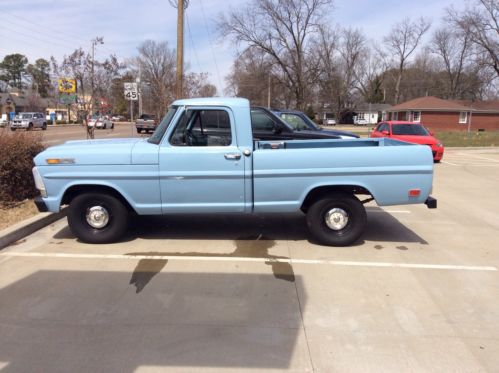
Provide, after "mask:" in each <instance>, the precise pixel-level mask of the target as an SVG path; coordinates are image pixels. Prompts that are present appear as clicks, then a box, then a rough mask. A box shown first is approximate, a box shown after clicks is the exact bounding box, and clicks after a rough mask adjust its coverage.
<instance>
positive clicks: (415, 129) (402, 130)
mask: <svg viewBox="0 0 499 373" xmlns="http://www.w3.org/2000/svg"><path fill="white" fill-rule="evenodd" d="M392 134H393V135H412V136H430V134H429V133H428V131H427V130H426V128H424V127H423V126H421V125H419V124H392Z"/></svg>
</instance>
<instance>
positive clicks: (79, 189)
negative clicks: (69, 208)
mask: <svg viewBox="0 0 499 373" xmlns="http://www.w3.org/2000/svg"><path fill="white" fill-rule="evenodd" d="M82 193H102V194H110V195H112V196H113V197H116V198H117V199H119V200H120V201H121V202H122V203H123V205H125V206H126V208H127V209H128V210H129V211H130V212H132V211H134V209H133V208H132V206H131V205H130V203H128V201H127V200H126V198H125V197H123V196H122V195H121V193H120V192H118V191H117V190H116V189H114V188H111V187H108V186H105V185H74V186H72V187H70V188H68V189H67V190H66V192H64V196H63V197H62V200H61V205H69V204H70V203H71V201H72V200H73V198H75V197H76V196H78V195H80V194H82Z"/></svg>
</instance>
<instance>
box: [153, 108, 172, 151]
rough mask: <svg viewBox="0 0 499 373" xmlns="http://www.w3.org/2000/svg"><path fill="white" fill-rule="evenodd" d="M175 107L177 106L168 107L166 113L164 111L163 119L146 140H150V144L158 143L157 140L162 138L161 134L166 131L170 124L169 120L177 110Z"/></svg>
mask: <svg viewBox="0 0 499 373" xmlns="http://www.w3.org/2000/svg"><path fill="white" fill-rule="evenodd" d="M177 109H178V106H172V107H170V109H169V110H168V113H166V115H165V117H164V118H163V120H162V121H161V123H160V124H159V126H158V127H157V128H156V131H154V133H153V134H152V136H151V137H149V140H147V141H148V142H150V143H151V144H159V142H160V141H161V139H162V138H163V135H164V134H165V132H166V129H167V128H168V126H169V125H170V122H171V121H172V119H173V116H174V115H175V113H176V112H177Z"/></svg>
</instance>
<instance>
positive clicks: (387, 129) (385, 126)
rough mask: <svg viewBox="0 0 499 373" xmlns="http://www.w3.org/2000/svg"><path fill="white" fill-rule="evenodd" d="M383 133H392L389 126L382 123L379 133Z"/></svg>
mask: <svg viewBox="0 0 499 373" xmlns="http://www.w3.org/2000/svg"><path fill="white" fill-rule="evenodd" d="M381 131H388V132H390V128H389V127H388V124H386V123H381V124H380V125H379V126H378V132H381Z"/></svg>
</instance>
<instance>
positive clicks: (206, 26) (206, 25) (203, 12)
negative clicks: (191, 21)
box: [200, 0, 223, 89]
mask: <svg viewBox="0 0 499 373" xmlns="http://www.w3.org/2000/svg"><path fill="white" fill-rule="evenodd" d="M200 3H201V13H202V14H203V20H204V26H205V28H206V32H207V34H208V41H209V43H210V49H211V55H212V57H213V61H214V62H215V68H216V70H217V78H218V83H219V84H220V89H222V88H223V84H222V79H221V78H220V70H219V69H218V64H217V59H216V58H215V52H214V50H213V42H212V39H211V33H210V29H209V28H208V22H206V14H205V13H206V12H205V10H204V5H203V0H200Z"/></svg>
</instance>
